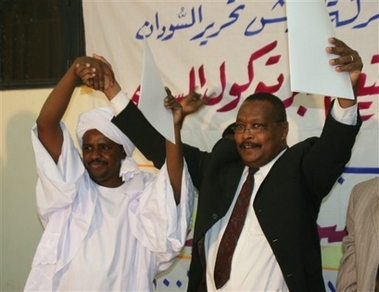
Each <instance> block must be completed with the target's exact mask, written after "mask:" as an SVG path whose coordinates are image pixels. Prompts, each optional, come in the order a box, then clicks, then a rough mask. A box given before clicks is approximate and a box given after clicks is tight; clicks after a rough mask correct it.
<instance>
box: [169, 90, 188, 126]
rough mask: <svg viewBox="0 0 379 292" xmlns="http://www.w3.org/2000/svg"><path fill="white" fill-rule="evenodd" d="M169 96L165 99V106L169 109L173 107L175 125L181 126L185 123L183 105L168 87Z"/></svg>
mask: <svg viewBox="0 0 379 292" xmlns="http://www.w3.org/2000/svg"><path fill="white" fill-rule="evenodd" d="M165 89H166V93H167V96H166V97H165V99H164V106H165V107H166V108H167V109H171V110H172V113H173V117H174V125H175V126H179V127H181V125H182V123H183V119H184V116H183V108H182V105H181V104H180V103H179V102H178V101H177V100H176V99H175V97H174V96H173V95H172V94H171V90H170V89H169V88H168V87H166V88H165Z"/></svg>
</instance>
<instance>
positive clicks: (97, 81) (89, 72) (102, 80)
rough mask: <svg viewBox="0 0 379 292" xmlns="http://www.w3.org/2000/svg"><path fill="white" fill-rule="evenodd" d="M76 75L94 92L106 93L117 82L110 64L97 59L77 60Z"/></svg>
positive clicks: (84, 58) (81, 58) (85, 58)
mask: <svg viewBox="0 0 379 292" xmlns="http://www.w3.org/2000/svg"><path fill="white" fill-rule="evenodd" d="M96 56H97V55H96ZM75 73H76V74H77V76H78V77H79V78H80V79H81V80H82V82H83V83H84V84H85V85H87V86H88V87H90V88H92V89H94V90H100V91H104V90H105V89H107V88H108V87H109V86H113V84H114V82H115V78H114V73H113V70H112V67H111V66H110V64H109V63H108V62H104V61H103V60H101V59H97V58H91V57H87V56H85V57H79V58H77V59H76V60H75Z"/></svg>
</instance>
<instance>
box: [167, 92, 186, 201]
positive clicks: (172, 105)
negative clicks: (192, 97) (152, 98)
mask: <svg viewBox="0 0 379 292" xmlns="http://www.w3.org/2000/svg"><path fill="white" fill-rule="evenodd" d="M166 91H167V97H166V98H165V99H164V105H165V107H166V108H167V109H172V113H173V118H174V132H175V144H174V143H171V142H170V141H169V140H167V139H166V164H167V171H168V175H169V177H170V183H171V187H172V189H173V192H174V198H175V202H176V204H177V205H178V204H179V203H180V192H181V188H182V173H183V147H182V141H181V137H180V129H181V127H182V123H183V118H184V117H183V114H182V106H181V105H180V104H179V102H177V101H176V99H175V98H174V97H173V96H172V94H171V91H170V90H169V89H167V88H166Z"/></svg>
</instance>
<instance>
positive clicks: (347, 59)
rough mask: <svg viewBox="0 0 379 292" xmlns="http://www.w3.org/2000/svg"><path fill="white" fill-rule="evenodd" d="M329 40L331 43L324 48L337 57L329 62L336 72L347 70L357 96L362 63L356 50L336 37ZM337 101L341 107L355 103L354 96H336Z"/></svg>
mask: <svg viewBox="0 0 379 292" xmlns="http://www.w3.org/2000/svg"><path fill="white" fill-rule="evenodd" d="M329 42H330V43H331V44H332V45H333V46H330V47H327V48H326V51H327V52H328V53H330V54H336V55H338V56H339V57H337V58H334V59H331V60H330V61H329V63H330V64H331V65H333V66H335V69H336V71H338V72H349V75H350V80H351V85H352V87H353V91H354V94H355V97H357V91H358V82H359V76H360V75H361V72H362V68H363V63H362V59H361V57H360V56H359V54H358V52H357V51H355V50H353V49H351V48H350V47H349V46H347V45H346V44H345V43H344V42H343V41H341V40H339V39H337V38H330V39H329ZM338 102H339V104H340V106H341V107H342V108H348V107H351V106H353V105H354V104H356V98H355V99H354V100H351V99H345V98H338Z"/></svg>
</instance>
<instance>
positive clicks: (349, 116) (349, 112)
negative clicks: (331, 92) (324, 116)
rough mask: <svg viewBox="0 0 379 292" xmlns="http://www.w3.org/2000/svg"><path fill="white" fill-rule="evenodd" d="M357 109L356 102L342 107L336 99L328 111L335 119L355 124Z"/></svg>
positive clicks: (343, 122)
mask: <svg viewBox="0 0 379 292" xmlns="http://www.w3.org/2000/svg"><path fill="white" fill-rule="evenodd" d="M357 109H358V105H357V104H355V105H353V106H351V107H348V108H342V107H341V106H340V104H339V102H338V100H336V101H335V102H334V104H333V107H332V109H331V111H330V113H331V115H332V117H333V118H334V119H335V120H336V121H338V122H340V123H342V124H346V125H356V124H357Z"/></svg>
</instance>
